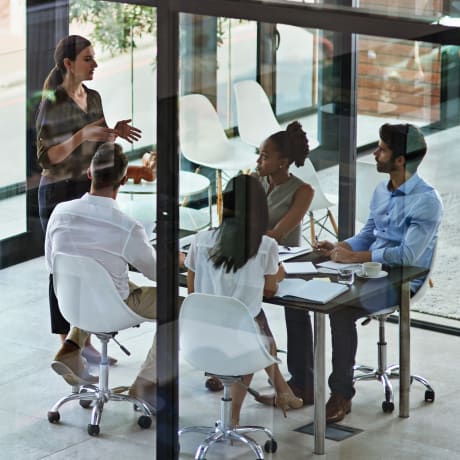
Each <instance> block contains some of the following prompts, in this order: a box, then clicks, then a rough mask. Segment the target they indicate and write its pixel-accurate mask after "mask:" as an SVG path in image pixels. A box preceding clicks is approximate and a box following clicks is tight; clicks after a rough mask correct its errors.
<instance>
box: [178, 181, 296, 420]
mask: <svg viewBox="0 0 460 460" xmlns="http://www.w3.org/2000/svg"><path fill="white" fill-rule="evenodd" d="M267 229H268V209H267V201H266V198H265V193H264V191H263V188H262V187H261V186H260V184H259V183H258V181H257V179H255V178H254V177H252V176H247V175H241V176H237V177H234V178H233V179H231V180H230V181H229V183H228V185H227V187H226V189H225V192H224V194H223V219H222V224H221V225H220V226H219V227H218V228H217V229H215V230H210V231H207V232H200V233H198V234H197V235H196V238H195V239H194V241H193V243H192V245H191V247H190V251H189V253H188V255H187V258H186V260H185V265H186V267H187V268H188V278H187V284H188V290H189V293H192V292H200V293H207V294H216V295H224V296H232V297H235V298H237V299H239V300H240V301H241V302H243V303H244V304H245V305H246V306H247V307H248V310H249V311H250V312H251V314H252V315H253V316H254V320H255V322H256V323H257V325H258V326H259V328H260V330H261V332H262V334H264V335H265V336H266V337H267V338H268V340H269V343H270V352H271V353H272V354H273V355H274V354H276V345H275V342H274V339H273V336H272V334H271V332H270V328H269V327H268V323H267V320H266V317H265V314H264V312H263V310H262V308H261V305H262V297H263V295H265V296H268V297H270V296H273V295H274V294H275V293H276V291H277V288H278V282H279V281H281V280H282V279H283V277H284V271H283V269H282V268H281V267H280V266H279V264H278V247H277V244H276V241H274V240H273V238H270V237H268V236H267V235H266V232H267ZM217 308H218V306H217ZM265 370H266V372H267V373H268V375H269V376H270V379H271V381H272V382H273V386H274V388H275V390H276V396H275V397H274V399H273V405H274V406H276V407H279V408H280V409H281V410H282V411H283V413H284V415H285V416H286V411H287V410H288V409H298V408H300V407H302V399H300V398H297V397H296V396H295V395H294V393H293V392H292V390H291V389H290V388H289V386H288V384H287V383H286V381H285V380H284V378H283V376H282V374H281V372H280V370H279V368H278V366H277V365H276V364H274V365H272V366H269V367H268V368H266V369H265ZM251 379H252V374H251V375H246V376H244V377H243V385H240V384H235V385H233V387H232V411H233V420H232V422H233V424H234V425H238V423H239V415H240V410H241V405H242V403H243V400H244V397H245V396H246V392H247V386H248V385H249V384H250V382H251Z"/></svg>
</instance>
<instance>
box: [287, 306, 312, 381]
mask: <svg viewBox="0 0 460 460" xmlns="http://www.w3.org/2000/svg"><path fill="white" fill-rule="evenodd" d="M284 316H285V318H286V330H287V367H288V371H289V373H290V374H291V377H292V383H293V384H295V385H296V386H297V387H299V388H302V389H305V390H306V389H313V364H314V363H313V329H312V325H311V318H310V314H309V313H308V311H305V310H299V309H296V308H287V307H285V308H284Z"/></svg>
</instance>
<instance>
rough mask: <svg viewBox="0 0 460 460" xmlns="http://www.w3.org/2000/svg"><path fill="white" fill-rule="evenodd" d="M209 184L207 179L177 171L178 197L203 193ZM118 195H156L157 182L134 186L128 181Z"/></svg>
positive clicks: (187, 172)
mask: <svg viewBox="0 0 460 460" xmlns="http://www.w3.org/2000/svg"><path fill="white" fill-rule="evenodd" d="M210 184H211V183H210V181H209V179H208V178H207V177H205V176H202V175H201V174H197V173H193V172H190V171H179V195H180V196H190V195H196V194H197V193H201V192H204V191H206V190H207V189H208V188H209V186H210ZM120 193H132V194H143V193H157V181H156V180H155V181H153V182H147V181H145V180H141V182H140V183H139V184H135V183H134V182H133V180H132V179H129V180H128V182H127V183H126V184H125V185H122V186H121V187H120Z"/></svg>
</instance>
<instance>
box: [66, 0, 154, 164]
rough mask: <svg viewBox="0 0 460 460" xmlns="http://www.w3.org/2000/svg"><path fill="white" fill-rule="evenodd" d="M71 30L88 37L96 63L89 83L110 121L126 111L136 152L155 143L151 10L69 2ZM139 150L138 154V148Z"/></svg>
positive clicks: (127, 150)
mask: <svg viewBox="0 0 460 460" xmlns="http://www.w3.org/2000/svg"><path fill="white" fill-rule="evenodd" d="M70 21H71V22H70V33H71V34H72V33H74V34H79V35H83V36H87V37H88V38H89V39H90V40H91V41H92V43H93V44H94V48H95V52H96V58H97V60H98V62H99V63H100V66H99V68H98V69H96V75H97V78H96V79H95V81H94V82H91V83H90V84H89V85H88V86H89V87H91V88H94V89H96V90H97V91H98V92H99V93H100V94H101V97H102V101H103V103H104V112H105V115H106V118H107V122H108V124H109V126H112V124H113V122H115V121H116V120H115V119H112V118H111V117H112V116H117V114H121V113H123V114H127V115H129V118H132V122H133V124H134V125H135V126H136V127H138V128H139V129H141V130H142V139H141V140H140V141H139V142H138V143H137V144H136V145H135V146H132V145H131V144H128V143H127V142H125V141H123V140H121V139H119V140H118V141H119V142H120V143H121V144H122V145H123V149H124V151H125V152H126V153H127V154H129V152H130V151H132V150H133V149H136V150H135V151H134V154H135V156H136V157H140V156H142V153H143V152H145V151H147V150H149V149H151V148H152V145H154V144H156V105H155V101H156V35H155V31H156V10H155V9H154V8H150V7H146V6H142V7H141V6H136V5H129V4H124V3H118V2H87V3H86V4H82V2H78V1H76V0H73V1H71V2H70ZM139 149H141V152H140V153H137V152H138V150H139Z"/></svg>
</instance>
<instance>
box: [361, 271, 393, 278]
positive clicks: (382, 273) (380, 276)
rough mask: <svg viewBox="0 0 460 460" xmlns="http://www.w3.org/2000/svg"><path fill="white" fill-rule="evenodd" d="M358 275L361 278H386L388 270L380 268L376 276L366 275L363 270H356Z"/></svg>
mask: <svg viewBox="0 0 460 460" xmlns="http://www.w3.org/2000/svg"><path fill="white" fill-rule="evenodd" d="M356 276H358V277H359V278H365V279H368V280H376V279H379V278H385V276H388V272H386V271H385V270H380V273H379V274H378V275H375V276H367V275H364V274H363V273H361V272H356Z"/></svg>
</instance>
